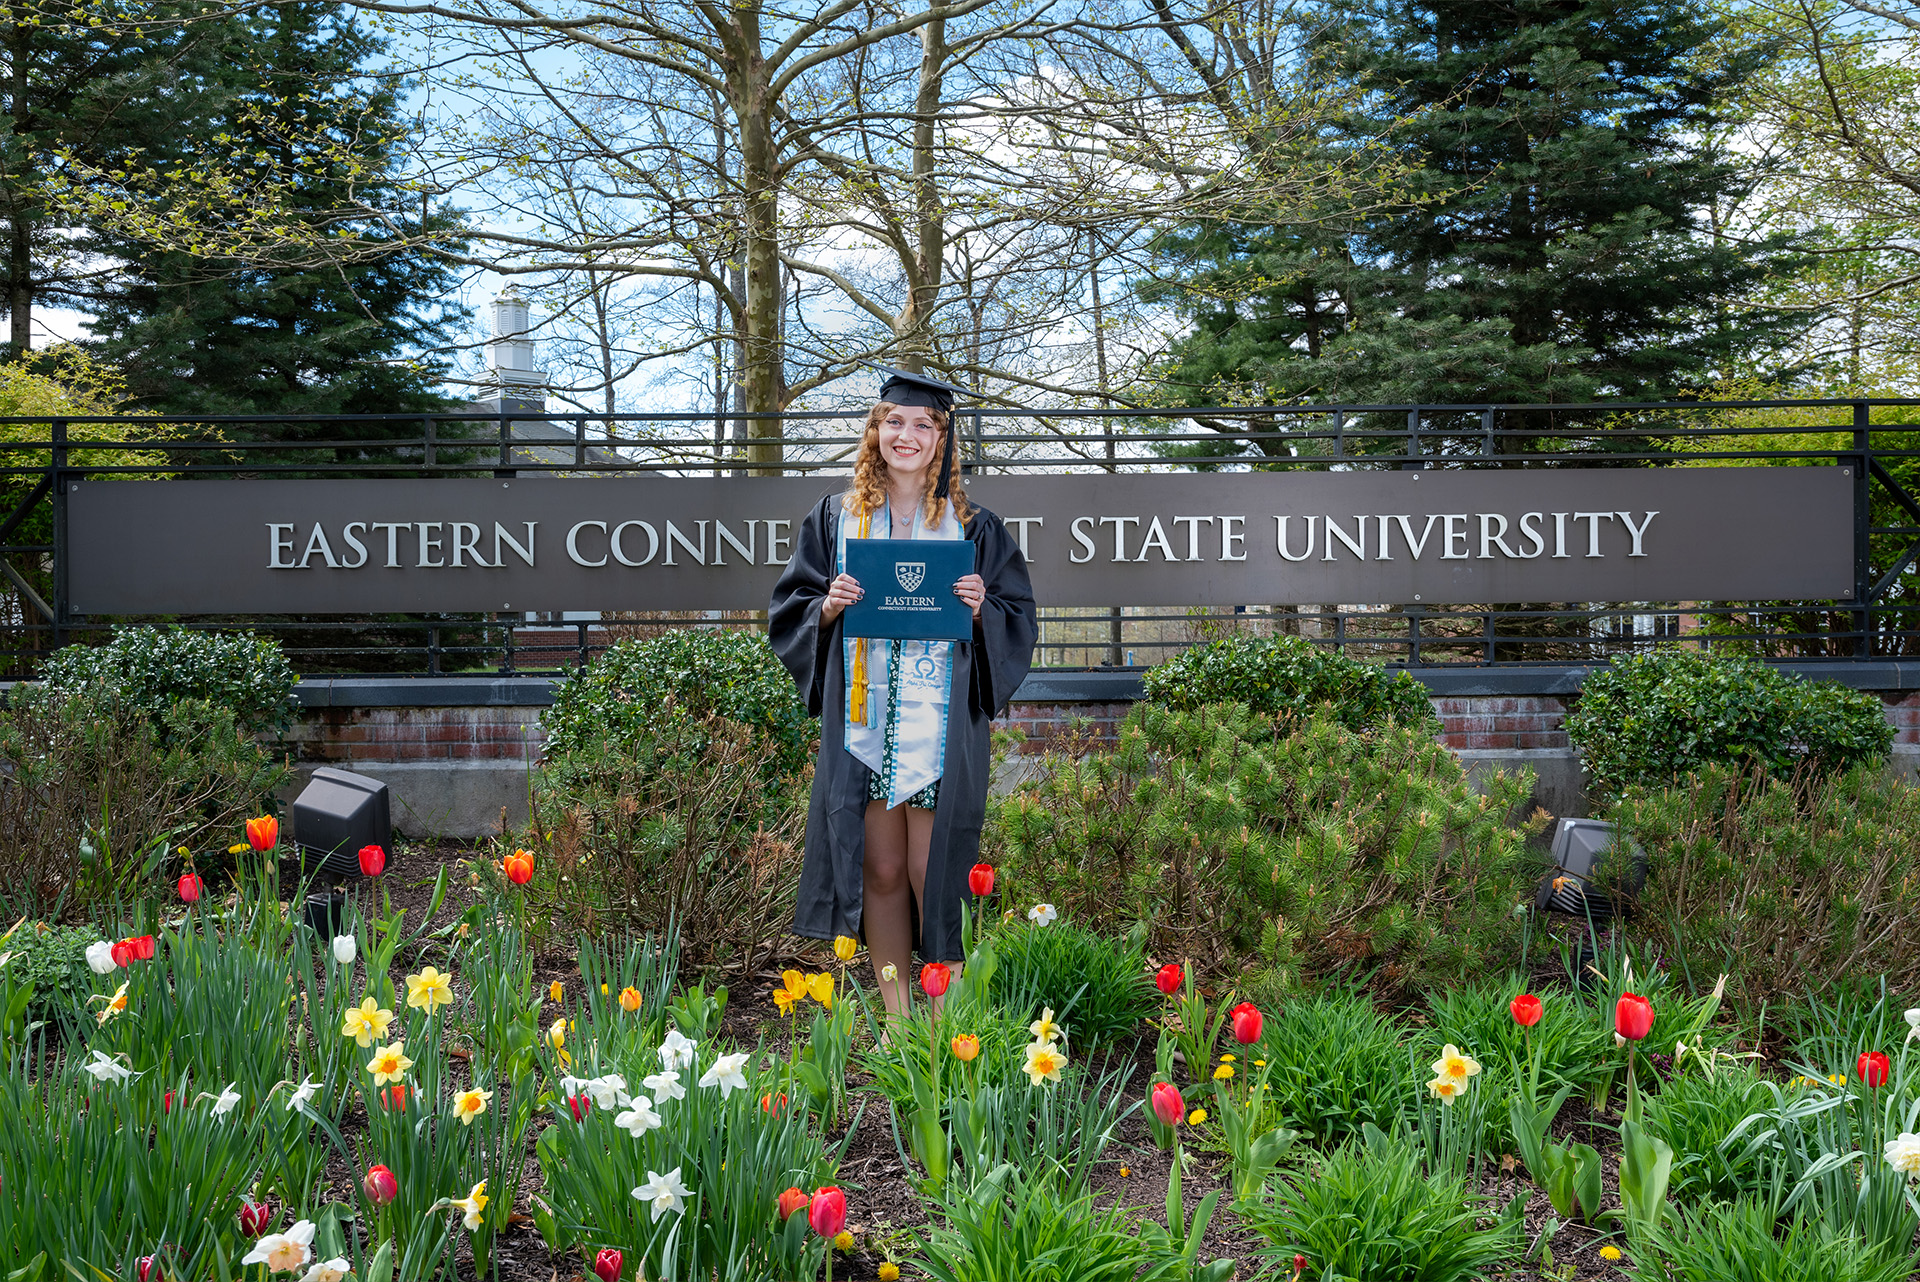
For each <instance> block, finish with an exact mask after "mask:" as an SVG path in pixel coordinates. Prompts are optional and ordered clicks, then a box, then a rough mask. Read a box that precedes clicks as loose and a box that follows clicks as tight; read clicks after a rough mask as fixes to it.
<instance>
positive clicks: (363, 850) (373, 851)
mask: <svg viewBox="0 0 1920 1282" xmlns="http://www.w3.org/2000/svg"><path fill="white" fill-rule="evenodd" d="M386 867H387V852H386V851H385V850H382V849H381V848H380V847H379V846H362V847H360V871H361V872H363V873H365V874H366V875H367V876H369V877H378V876H379V875H380V874H381V873H382V872H384V871H386Z"/></svg>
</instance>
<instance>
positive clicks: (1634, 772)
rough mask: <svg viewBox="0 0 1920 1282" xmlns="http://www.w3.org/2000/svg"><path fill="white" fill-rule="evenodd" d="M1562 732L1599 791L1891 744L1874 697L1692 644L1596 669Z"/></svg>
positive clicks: (1828, 764)
mask: <svg viewBox="0 0 1920 1282" xmlns="http://www.w3.org/2000/svg"><path fill="white" fill-rule="evenodd" d="M1566 730H1567V737H1568V738H1569V739H1571V740H1572V741H1573V746H1574V747H1575V748H1578V749H1579V750H1580V759H1581V763H1582V765H1583V766H1584V768H1585V769H1586V772H1587V775H1588V777H1589V779H1590V780H1591V782H1592V787H1593V788H1594V789H1595V790H1596V791H1597V792H1599V793H1602V794H1606V795H1615V794H1617V793H1619V792H1620V791H1621V790H1622V789H1624V788H1627V787H1630V786H1632V785H1634V784H1643V785H1648V786H1658V785H1661V784H1665V783H1671V782H1672V781H1674V780H1675V779H1677V778H1679V777H1680V776H1682V775H1685V774H1687V773H1688V772H1690V771H1694V770H1698V769H1700V768H1701V767H1702V766H1707V765H1728V766H1742V765H1746V764H1748V763H1754V764H1758V765H1760V766H1763V767H1765V768H1766V769H1768V770H1772V771H1776V772H1780V773H1788V772H1791V771H1792V770H1794V769H1795V767H1798V766H1806V767H1810V768H1812V769H1814V770H1817V771H1821V772H1832V771H1836V770H1842V769H1845V768H1846V767H1848V766H1851V765H1854V764H1856V763H1861V762H1877V761H1879V760H1881V759H1882V758H1884V757H1885V756H1886V755H1887V751H1888V749H1890V748H1891V747H1892V746H1893V727H1892V725H1891V724H1889V723H1888V721H1887V717H1886V712H1885V710H1884V708H1883V707H1882V706H1881V703H1880V699H1879V697H1878V696H1877V695H1874V694H1871V693H1867V692H1864V691H1857V690H1849V689H1847V688H1846V687H1844V686H1839V685H1835V684H1833V683H1831V682H1825V681H1806V680H1803V679H1801V678H1799V677H1794V676H1789V675H1787V674H1785V673H1782V672H1780V671H1778V670H1776V669H1774V668H1771V667H1769V666H1767V665H1766V664H1764V663H1761V662H1758V661H1757V660H1754V659H1748V658H1744V657H1740V656H1716V655H1710V654H1702V653H1699V652H1698V651H1693V650H1657V651H1654V652H1653V653H1651V654H1643V655H1636V656H1634V657H1632V658H1628V659H1618V660H1615V661H1614V663H1613V664H1612V665H1611V666H1609V667H1606V668H1603V669H1601V670H1600V671H1598V672H1595V673H1594V674H1593V675H1592V676H1590V677H1588V678H1587V681H1586V685H1585V686H1584V687H1583V688H1582V689H1581V692H1580V700H1579V703H1578V704H1577V705H1575V707H1574V709H1573V711H1572V712H1570V713H1568V714H1567V720H1566Z"/></svg>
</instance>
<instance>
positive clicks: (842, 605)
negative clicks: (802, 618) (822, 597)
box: [820, 574, 863, 624]
mask: <svg viewBox="0 0 1920 1282" xmlns="http://www.w3.org/2000/svg"><path fill="white" fill-rule="evenodd" d="M862 595H863V594H862V592H861V590H860V583H859V581H858V580H857V579H855V578H854V577H853V576H852V575H851V574H842V575H840V576H839V577H837V578H836V579H834V581H833V582H831V583H829V584H827V603H826V604H825V605H823V606H821V607H820V622H821V623H823V624H826V623H832V622H833V621H834V620H835V619H837V618H839V617H840V612H841V611H842V610H844V609H846V608H847V607H848V606H850V605H852V604H853V603H854V602H855V601H858V600H859V599H860V598H861V596H862Z"/></svg>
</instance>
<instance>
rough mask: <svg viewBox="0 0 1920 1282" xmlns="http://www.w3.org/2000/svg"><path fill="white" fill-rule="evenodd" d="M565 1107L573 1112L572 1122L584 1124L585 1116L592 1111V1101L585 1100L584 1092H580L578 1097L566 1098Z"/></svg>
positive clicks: (570, 1096)
mask: <svg viewBox="0 0 1920 1282" xmlns="http://www.w3.org/2000/svg"><path fill="white" fill-rule="evenodd" d="M567 1107H568V1108H569V1109H572V1110H573V1120H574V1121H576V1122H584V1121H586V1120H587V1114H588V1113H591V1112H592V1111H593V1101H592V1100H591V1099H589V1098H587V1096H586V1094H585V1092H582V1093H581V1094H579V1095H569V1096H567Z"/></svg>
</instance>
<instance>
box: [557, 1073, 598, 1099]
mask: <svg viewBox="0 0 1920 1282" xmlns="http://www.w3.org/2000/svg"><path fill="white" fill-rule="evenodd" d="M591 1085H592V1083H591V1082H589V1081H588V1080H587V1079H586V1078H584V1077H562V1078H561V1079H560V1093H561V1094H562V1095H578V1094H579V1093H580V1092H581V1091H583V1090H585V1089H586V1088H587V1087H588V1086H591Z"/></svg>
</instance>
